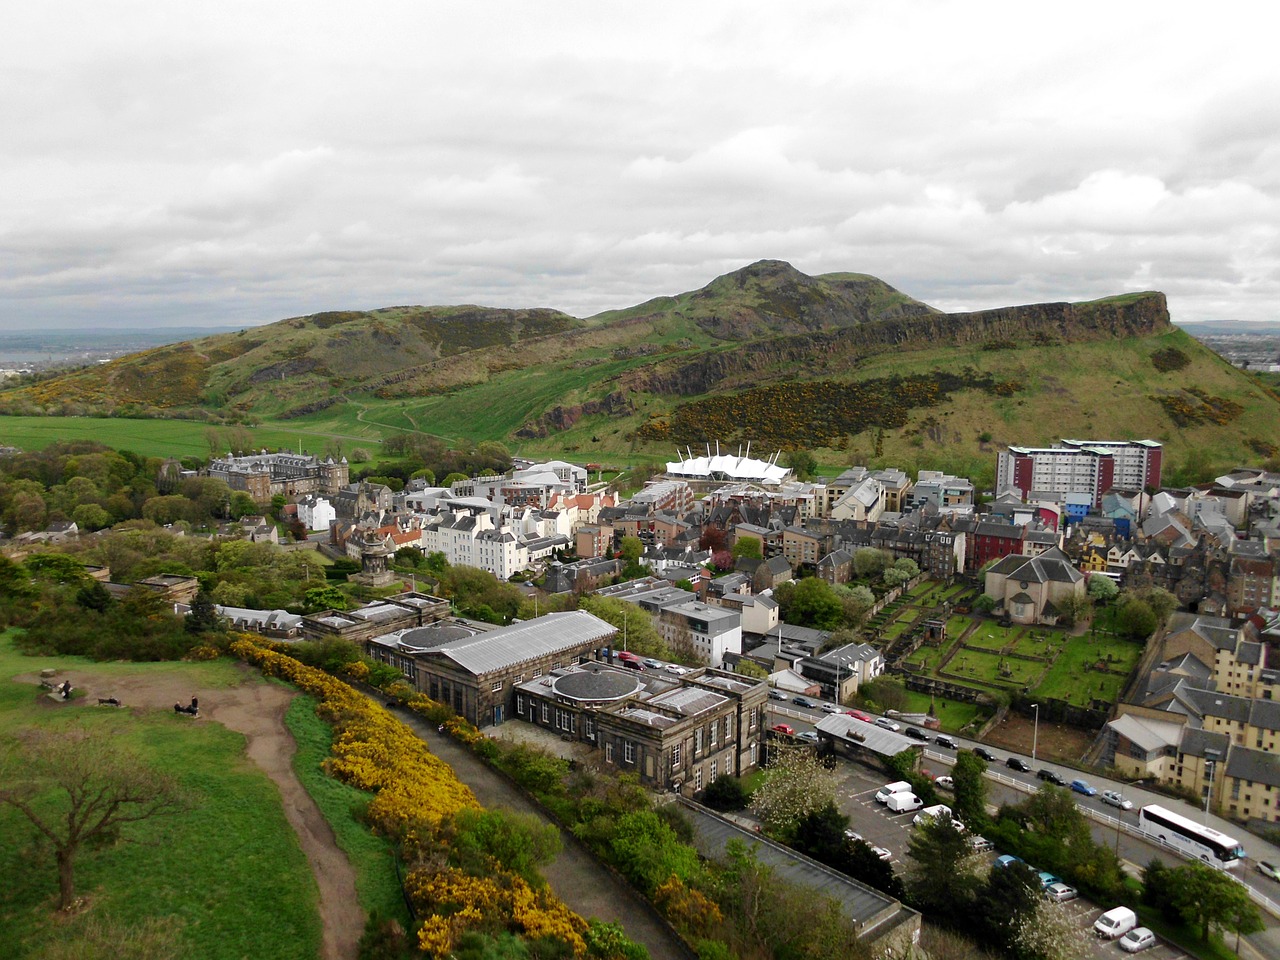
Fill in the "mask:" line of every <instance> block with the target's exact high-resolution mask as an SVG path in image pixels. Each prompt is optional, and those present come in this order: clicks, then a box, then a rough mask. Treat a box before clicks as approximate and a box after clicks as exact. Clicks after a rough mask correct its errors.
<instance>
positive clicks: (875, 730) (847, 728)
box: [814, 713, 919, 757]
mask: <svg viewBox="0 0 1280 960" xmlns="http://www.w3.org/2000/svg"><path fill="white" fill-rule="evenodd" d="M814 728H815V729H816V730H817V731H818V732H819V733H824V734H826V735H827V736H829V737H832V738H834V739H836V740H846V741H851V742H856V743H857V744H858V746H860V747H863V748H865V749H867V750H870V751H871V752H872V753H878V754H880V756H882V757H892V756H893V755H894V754H897V753H901V752H902V751H903V750H906V749H908V748H909V747H915V746H919V744H917V743H916V742H915V741H914V740H911V739H908V738H907V737H904V736H903V735H902V734H900V733H894V732H893V731H892V730H886V729H884V727H877V726H876V725H875V724H874V723H867V722H866V721H865V720H859V719H857V718H856V717H851V716H849V715H848V714H844V713H834V714H828V715H827V716H825V717H823V718H822V719H821V720H819V721H818V722H817V723H816V724H814Z"/></svg>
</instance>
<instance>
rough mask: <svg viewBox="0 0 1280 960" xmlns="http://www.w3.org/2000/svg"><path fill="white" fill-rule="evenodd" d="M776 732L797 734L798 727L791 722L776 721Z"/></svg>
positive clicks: (774, 729) (788, 734)
mask: <svg viewBox="0 0 1280 960" xmlns="http://www.w3.org/2000/svg"><path fill="white" fill-rule="evenodd" d="M773 732H774V733H785V734H786V735H787V736H789V737H792V736H795V732H796V728H795V727H793V726H791V724H789V723H775V724H774V725H773Z"/></svg>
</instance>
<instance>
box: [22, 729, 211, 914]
mask: <svg viewBox="0 0 1280 960" xmlns="http://www.w3.org/2000/svg"><path fill="white" fill-rule="evenodd" d="M50 792H53V793H54V798H53V799H51V800H46V799H44V796H45V795H46V794H48V793H50ZM0 803H5V804H8V805H9V806H11V807H13V808H14V809H16V810H18V811H19V812H20V813H21V814H22V815H23V816H25V817H26V818H27V819H28V820H30V821H31V823H32V825H33V826H34V827H35V828H36V831H37V832H38V833H39V834H40V836H41V837H43V838H44V839H46V840H47V841H48V842H49V843H50V844H51V845H52V847H53V852H54V859H55V860H56V862H57V866H58V908H59V909H60V910H66V909H67V908H68V907H70V906H71V904H72V902H73V901H74V900H75V862H76V856H77V855H78V854H79V852H80V850H81V848H82V847H83V846H84V845H85V844H87V843H92V842H95V841H103V840H108V839H111V838H113V837H115V836H116V835H117V834H118V833H119V830H120V828H121V826H123V825H124V824H128V823H137V822H139V821H142V820H149V819H151V818H152V817H158V816H165V815H169V814H175V813H178V812H180V811H182V810H183V809H185V807H186V804H185V803H184V801H183V798H182V796H181V795H180V794H179V792H178V787H177V784H176V783H175V781H174V780H173V779H172V778H170V777H168V776H167V775H165V774H162V773H159V772H158V771H155V770H152V769H150V768H149V767H147V766H146V765H145V764H144V763H143V762H142V761H141V760H140V758H138V757H136V756H133V755H131V754H129V753H128V752H126V751H125V750H122V749H121V748H119V747H117V746H115V745H114V744H113V743H112V742H111V741H110V740H108V739H107V738H106V737H105V736H101V735H100V736H93V735H91V734H90V733H89V732H88V731H87V730H84V729H77V730H70V731H67V730H26V731H20V733H19V737H18V738H17V739H16V741H14V742H11V743H9V744H7V745H6V746H5V748H4V750H3V753H0Z"/></svg>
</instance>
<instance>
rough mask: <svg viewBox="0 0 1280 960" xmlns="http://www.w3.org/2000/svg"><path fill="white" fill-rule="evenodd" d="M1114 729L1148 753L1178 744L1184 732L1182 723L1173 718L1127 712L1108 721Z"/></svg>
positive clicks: (1108, 724)
mask: <svg viewBox="0 0 1280 960" xmlns="http://www.w3.org/2000/svg"><path fill="white" fill-rule="evenodd" d="M1107 726H1109V727H1110V728H1111V729H1112V730H1114V731H1116V733H1118V734H1120V735H1121V736H1122V737H1124V738H1125V739H1127V740H1129V741H1130V742H1132V743H1135V744H1137V745H1138V746H1139V747H1141V748H1142V749H1143V750H1146V751H1147V752H1148V753H1150V752H1152V751H1155V750H1162V749H1164V748H1165V747H1170V746H1176V745H1177V743H1178V738H1179V736H1180V735H1181V733H1182V724H1180V723H1174V722H1173V721H1171V720H1152V719H1150V718H1147V717H1138V716H1134V715H1133V714H1128V713H1126V714H1125V715H1124V716H1122V717H1116V718H1115V719H1114V720H1111V721H1109V722H1108V723H1107Z"/></svg>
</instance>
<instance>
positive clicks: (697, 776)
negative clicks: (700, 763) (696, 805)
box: [693, 767, 702, 790]
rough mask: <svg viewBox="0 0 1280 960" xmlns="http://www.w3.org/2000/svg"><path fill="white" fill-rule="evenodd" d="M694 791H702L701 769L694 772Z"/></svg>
mask: <svg viewBox="0 0 1280 960" xmlns="http://www.w3.org/2000/svg"><path fill="white" fill-rule="evenodd" d="M693 789H694V790H701V789H702V768H701V767H699V768H698V769H697V770H695V771H694V772H693Z"/></svg>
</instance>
